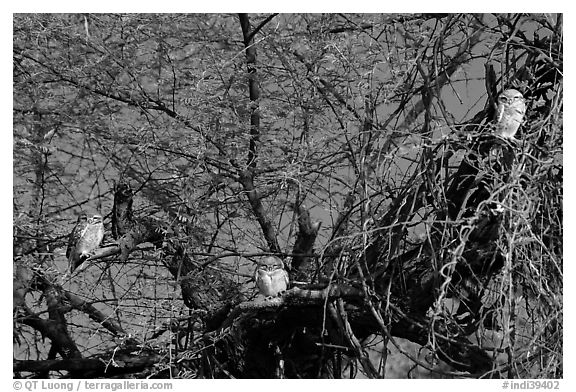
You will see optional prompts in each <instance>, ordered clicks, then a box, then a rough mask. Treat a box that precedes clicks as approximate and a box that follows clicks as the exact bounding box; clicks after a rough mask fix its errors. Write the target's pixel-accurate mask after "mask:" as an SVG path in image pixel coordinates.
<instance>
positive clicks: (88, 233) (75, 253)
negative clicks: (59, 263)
mask: <svg viewBox="0 0 576 392" xmlns="http://www.w3.org/2000/svg"><path fill="white" fill-rule="evenodd" d="M103 238H104V225H103V224H102V216H101V215H98V214H96V215H94V216H93V217H92V218H90V219H88V217H87V216H86V214H81V215H80V216H79V217H78V220H77V221H76V226H74V229H73V230H72V233H70V237H69V239H68V249H67V250H66V257H68V262H69V264H70V272H74V270H75V269H76V268H78V266H79V265H80V264H82V263H83V262H84V261H85V260H86V259H87V258H89V257H90V253H91V252H92V251H93V250H94V249H97V248H98V247H99V246H100V243H101V242H102V239H103Z"/></svg>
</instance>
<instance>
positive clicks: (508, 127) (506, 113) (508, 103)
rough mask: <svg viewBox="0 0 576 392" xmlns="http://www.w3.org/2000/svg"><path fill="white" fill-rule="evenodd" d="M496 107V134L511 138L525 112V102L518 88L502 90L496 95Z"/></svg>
mask: <svg viewBox="0 0 576 392" xmlns="http://www.w3.org/2000/svg"><path fill="white" fill-rule="evenodd" d="M497 104H498V106H497V108H496V118H495V121H496V134H497V135H498V136H501V137H503V138H506V139H513V138H514V135H516V132H517V131H518V128H519V127H520V124H522V121H523V120H524V114H525V113H526V103H525V101H524V97H523V96H522V93H521V92H520V91H518V90H514V89H508V90H504V91H503V92H502V94H500V95H499V96H498V103H497Z"/></svg>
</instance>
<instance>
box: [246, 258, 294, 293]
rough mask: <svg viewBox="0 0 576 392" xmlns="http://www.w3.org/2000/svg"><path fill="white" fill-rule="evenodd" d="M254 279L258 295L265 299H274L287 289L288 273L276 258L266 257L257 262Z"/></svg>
mask: <svg viewBox="0 0 576 392" xmlns="http://www.w3.org/2000/svg"><path fill="white" fill-rule="evenodd" d="M254 279H255V280H256V286H257V287H258V290H259V291H260V294H262V295H263V296H265V297H276V296H278V295H279V294H281V293H283V292H284V291H286V290H287V289H288V283H289V278H288V272H286V270H285V269H284V263H283V262H282V260H280V259H279V258H278V257H276V256H266V257H264V258H262V260H260V261H259V262H258V266H257V267H256V271H255V272H254Z"/></svg>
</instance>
